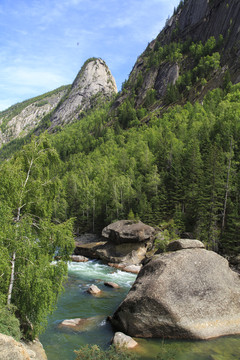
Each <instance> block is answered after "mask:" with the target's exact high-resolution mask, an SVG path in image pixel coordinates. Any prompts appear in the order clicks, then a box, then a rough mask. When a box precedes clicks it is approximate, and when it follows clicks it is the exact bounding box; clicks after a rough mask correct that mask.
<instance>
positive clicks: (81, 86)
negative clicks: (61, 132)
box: [50, 58, 117, 128]
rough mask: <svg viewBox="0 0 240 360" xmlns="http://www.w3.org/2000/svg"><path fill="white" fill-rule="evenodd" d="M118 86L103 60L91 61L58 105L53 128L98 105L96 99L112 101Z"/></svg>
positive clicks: (53, 117) (94, 59)
mask: <svg viewBox="0 0 240 360" xmlns="http://www.w3.org/2000/svg"><path fill="white" fill-rule="evenodd" d="M116 93H117V86H116V82H115V79H114V77H113V76H112V74H111V72H110V70H109V68H108V67H107V65H106V63H105V62H104V61H103V60H102V59H96V58H93V59H89V60H87V61H86V62H85V64H84V65H83V66H82V68H81V70H80V72H79V73H78V75H77V77H76V79H75V80H74V82H73V84H72V87H71V89H70V91H69V93H68V94H67V95H66V96H65V99H63V101H62V102H61V103H60V104H59V105H58V107H57V108H56V110H55V112H54V113H53V115H52V118H51V122H52V124H51V127H50V128H54V127H55V126H57V125H62V124H66V123H69V122H71V121H73V120H74V119H75V118H77V117H78V116H79V114H80V113H81V112H82V111H84V110H87V109H89V108H91V107H92V106H94V105H95V104H96V99H97V98H101V99H102V100H103V99H110V98H111V97H112V96H113V95H114V94H116Z"/></svg>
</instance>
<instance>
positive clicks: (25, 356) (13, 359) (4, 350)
mask: <svg viewBox="0 0 240 360" xmlns="http://www.w3.org/2000/svg"><path fill="white" fill-rule="evenodd" d="M0 358H1V360H32V359H35V360H47V356H46V353H45V351H44V349H43V347H42V345H41V343H40V342H39V341H38V340H34V341H33V342H31V343H26V344H25V343H24V344H23V343H20V342H18V341H16V340H14V339H13V338H12V337H11V336H7V335H3V334H0Z"/></svg>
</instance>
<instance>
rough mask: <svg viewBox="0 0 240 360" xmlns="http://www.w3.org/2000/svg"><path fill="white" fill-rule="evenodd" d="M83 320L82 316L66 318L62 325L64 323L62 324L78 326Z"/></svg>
mask: <svg viewBox="0 0 240 360" xmlns="http://www.w3.org/2000/svg"><path fill="white" fill-rule="evenodd" d="M81 320H82V319H80V318H76V319H66V320H63V321H62V322H61V324H60V325H62V326H73V327H75V326H77V325H79V324H80V322H81Z"/></svg>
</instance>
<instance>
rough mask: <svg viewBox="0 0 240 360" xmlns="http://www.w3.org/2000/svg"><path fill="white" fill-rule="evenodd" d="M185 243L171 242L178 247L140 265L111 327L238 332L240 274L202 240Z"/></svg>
mask: <svg viewBox="0 0 240 360" xmlns="http://www.w3.org/2000/svg"><path fill="white" fill-rule="evenodd" d="M191 241H194V240H191ZM183 243H184V240H181V241H180V242H179V244H178V245H177V244H176V243H175V244H173V245H170V246H169V247H170V248H172V250H174V249H176V251H171V252H169V253H164V254H161V255H155V256H153V258H152V259H151V260H149V262H148V263H147V264H146V265H145V266H144V267H143V268H142V270H141V271H140V273H139V274H138V277H137V279H136V281H135V283H134V284H133V286H132V288H131V290H130V292H129V293H128V295H127V297H126V299H125V300H124V301H123V302H122V303H121V305H120V306H119V308H118V309H117V310H116V312H115V313H114V315H113V317H112V319H111V322H112V324H113V326H114V327H115V328H117V329H118V330H119V331H122V332H124V333H125V334H128V335H130V336H134V337H164V338H183V339H184V338H185V339H209V338H214V337H218V336H222V335H230V334H240V279H239V275H238V274H237V273H235V272H233V271H232V270H231V269H230V268H229V265H228V262H227V260H226V259H224V258H223V257H221V256H220V255H218V254H216V253H214V252H212V251H207V250H205V249H204V248H202V244H201V243H199V242H196V243H195V244H194V243H192V244H190V243H189V240H187V241H186V247H187V248H184V244H183ZM194 245H195V246H196V247H194ZM189 246H190V248H188V247H189ZM177 248H181V250H177Z"/></svg>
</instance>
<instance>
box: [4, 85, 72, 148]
mask: <svg viewBox="0 0 240 360" xmlns="http://www.w3.org/2000/svg"><path fill="white" fill-rule="evenodd" d="M68 89H69V86H63V87H61V88H59V89H56V90H54V91H51V92H49V93H46V94H43V95H41V96H38V97H35V98H32V99H29V100H26V101H23V102H22V103H18V104H16V105H13V106H11V107H10V108H9V109H7V110H5V111H2V112H0V147H1V145H3V144H6V143H8V142H9V141H11V140H13V139H16V138H18V137H23V136H25V135H27V134H28V133H29V132H30V131H31V130H33V129H34V128H35V127H36V126H37V125H38V124H39V123H40V122H41V121H42V119H43V118H44V117H45V116H46V115H47V114H48V113H50V112H51V111H52V110H53V109H54V108H55V107H56V106H57V104H58V103H59V101H60V100H61V99H62V97H64V95H65V94H66V93H67V91H68Z"/></svg>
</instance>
